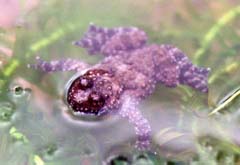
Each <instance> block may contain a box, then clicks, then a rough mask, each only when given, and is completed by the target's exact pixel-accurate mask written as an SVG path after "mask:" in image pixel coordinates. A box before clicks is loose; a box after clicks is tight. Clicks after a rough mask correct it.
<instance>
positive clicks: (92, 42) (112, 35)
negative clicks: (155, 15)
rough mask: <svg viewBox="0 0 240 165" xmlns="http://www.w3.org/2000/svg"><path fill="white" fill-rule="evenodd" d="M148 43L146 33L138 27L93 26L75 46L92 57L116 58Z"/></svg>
mask: <svg viewBox="0 0 240 165" xmlns="http://www.w3.org/2000/svg"><path fill="white" fill-rule="evenodd" d="M146 41H147V35H146V33H145V32H144V31H142V30H140V29H138V28H136V27H117V28H103V27H98V26H95V25H93V24H91V25H90V26H89V29H88V31H87V32H86V33H85V35H84V36H83V38H81V39H80V40H79V41H76V42H74V44H75V45H77V46H80V47H82V48H85V49H86V50H87V51H88V53H89V54H91V55H95V54H102V55H104V56H114V55H120V54H121V53H124V52H126V51H131V50H134V49H137V48H141V47H142V46H144V45H145V43H146Z"/></svg>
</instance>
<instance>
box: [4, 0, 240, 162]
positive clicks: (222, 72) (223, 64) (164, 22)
mask: <svg viewBox="0 0 240 165" xmlns="http://www.w3.org/2000/svg"><path fill="white" fill-rule="evenodd" d="M0 9H2V10H1V11H2V13H1V14H0V21H1V19H2V18H9V19H11V20H10V21H8V22H7V23H6V22H2V24H0V25H1V26H0V94H1V100H0V108H1V110H0V111H1V121H2V122H3V124H2V125H1V128H2V130H1V131H0V133H1V134H0V153H1V154H3V153H4V154H5V156H0V160H1V161H2V162H3V164H37V165H42V164H64V161H63V160H61V159H59V160H57V159H53V160H51V159H47V158H46V157H44V156H42V155H41V154H40V153H39V152H40V151H38V150H36V148H37V147H36V146H34V147H32V146H31V145H32V143H31V139H29V137H27V136H25V134H24V133H23V132H22V131H19V130H18V129H17V127H18V125H17V123H18V122H16V121H15V119H16V120H19V123H22V124H23V125H24V126H23V127H20V128H21V129H22V130H28V131H27V132H29V130H31V129H29V128H28V126H29V125H28V124H26V123H25V124H24V121H25V120H26V119H28V117H29V116H28V114H30V117H32V116H31V115H33V116H34V117H36V116H38V117H39V114H38V112H37V111H36V110H34V108H35V107H36V106H37V105H41V101H39V100H38V99H35V98H34V102H33V104H34V105H29V103H28V102H29V97H30V96H29V93H28V92H29V91H28V90H31V91H35V93H37V94H36V95H37V96H35V97H38V96H39V98H41V97H43V96H44V98H45V97H48V98H51V99H55V100H58V99H59V98H60V96H59V94H61V93H62V92H63V86H64V83H65V82H66V80H67V78H69V76H70V75H71V74H69V73H66V74H62V73H57V74H54V75H46V74H44V73H40V72H38V71H35V70H31V69H28V68H27V67H26V66H27V64H29V63H30V64H31V63H34V62H35V56H36V55H39V56H41V58H43V59H44V60H52V59H61V58H66V57H71V58H76V59H81V60H83V61H87V62H89V63H92V64H94V63H96V62H97V61H99V60H100V59H101V57H100V56H94V57H93V56H87V54H86V52H85V51H84V50H83V49H80V48H78V47H75V46H73V45H72V44H71V43H72V41H74V40H78V39H79V38H81V36H82V35H83V33H84V32H85V31H86V29H87V27H88V25H89V23H90V22H93V23H95V24H96V25H99V26H104V27H117V26H136V27H139V28H141V29H143V30H145V32H146V33H147V34H148V36H149V42H151V43H153V42H154V43H158V44H173V45H175V46H177V47H178V48H180V49H181V50H183V51H184V52H185V53H186V54H187V55H188V57H189V58H190V59H191V60H192V61H193V63H194V64H197V65H199V66H204V67H210V68H211V74H210V76H209V97H208V98H207V103H206V102H204V103H196V104H199V105H200V104H205V107H208V108H209V109H212V108H214V107H216V106H217V102H218V101H219V100H221V98H223V97H224V96H225V95H227V94H228V93H229V92H230V91H232V90H233V89H236V88H238V87H239V85H240V84H239V82H240V78H239V75H240V54H239V51H240V42H239V41H240V2H239V1H238V0H218V1H207V0H138V1H134V0H121V1H120V0H111V1H110V0H68V1H64V0H61V1H60V0H45V1H44V0H43V1H38V0H32V1H30V0H25V1H24V0H22V1H19V2H18V3H15V2H14V0H10V1H9V2H5V3H4V2H0ZM4 12H5V13H4ZM4 14H5V15H4ZM0 23H1V22H0ZM4 23H5V24H4ZM16 86H17V87H19V86H20V87H21V88H18V89H17V88H16ZM166 92H168V93H169V92H170V95H171V94H176V95H177V96H179V97H178V98H181V99H180V103H181V106H183V108H182V110H183V111H189V110H186V107H184V105H185V104H186V105H189V104H191V103H190V102H192V101H189V99H192V98H193V97H194V96H195V95H194V94H193V93H194V92H193V91H192V90H191V89H187V88H185V87H180V88H179V89H178V90H175V91H169V90H168V89H165V88H163V89H162V87H159V90H158V91H157V93H155V95H154V97H153V98H154V99H155V100H157V99H159V98H163V99H162V101H164V97H165V98H168V97H167V96H165V95H166ZM30 100H31V99H30ZM194 100H198V98H195V99H194ZM199 100H200V99H199ZM199 100H198V101H199ZM199 105H191V106H195V107H196V109H197V107H198V106H199ZM21 108H22V111H20V110H17V109H21ZM209 109H208V110H209ZM15 111H17V112H18V114H17V115H16V116H17V117H16V116H15V117H14V122H12V120H13V119H12V115H13V114H15ZM237 111H239V101H236V100H234V102H233V103H231V106H229V107H228V108H226V109H225V113H223V114H220V115H219V116H220V117H219V118H220V119H216V120H217V121H219V122H220V123H221V122H223V123H224V122H230V121H232V120H234V125H233V127H234V128H235V127H236V128H238V127H239V116H237V115H238V113H237ZM45 113H46V114H47V113H49V112H45V111H43V114H44V115H45ZM53 113H54V112H53ZM36 114H37V115H36ZM44 115H43V116H44ZM36 121H38V120H36ZM32 122H33V121H32V120H31V122H30V123H29V124H30V125H31V124H32ZM46 123H48V122H46ZM46 123H45V121H44V122H39V123H37V124H36V123H35V124H36V125H34V126H33V128H32V129H35V128H36V127H37V128H39V129H40V130H36V132H42V133H43V134H45V132H48V131H49V130H48V129H50V128H48V129H47V128H46V129H45V124H46ZM193 123H194V122H193ZM35 126H36V127H35ZM1 128H0V129H1ZM24 128H25V129H24ZM220 130H221V129H220ZM18 131H19V132H18ZM224 131H226V130H224ZM30 132H31V131H30ZM238 132H239V130H237V132H235V133H236V134H237V135H240V134H239V133H238ZM231 134H232V133H231ZM233 134H234V133H233ZM237 135H236V136H237ZM13 139H15V141H19V140H20V141H21V142H22V143H24V144H25V143H26V144H29V145H23V146H24V147H23V146H21V145H20V144H18V145H16V144H15V145H14V147H13V146H11V143H12V140H13ZM206 141H207V142H206ZM209 141H210V142H209ZM212 141H214V140H212V139H210V140H209V139H208V138H207V140H206V139H205V138H203V140H201V142H200V143H199V147H198V148H199V150H198V151H199V152H198V154H197V156H194V157H192V159H191V160H189V159H188V160H187V161H185V162H181V163H182V164H240V158H239V154H240V149H239V145H240V144H239V143H238V142H236V143H234V142H232V141H231V140H230V142H228V141H227V142H226V141H225V140H223V141H224V142H221V140H220V142H219V143H216V142H215V141H214V143H213V144H212ZM37 143H38V142H34V143H33V144H34V145H37ZM215 143H216V144H215ZM220 144H221V145H220ZM43 146H44V145H43ZM50 146H51V145H50ZM209 146H211V147H212V149H209ZM219 146H223V147H219ZM226 146H227V147H226ZM53 148H54V147H53ZM49 150H50V151H51V147H50V149H49ZM53 150H54V149H53ZM20 151H21V152H20ZM22 151H24V152H22ZM50 151H49V152H50ZM44 152H45V151H44ZM46 152H47V151H46ZM4 154H3V155H4ZM12 155H15V156H16V157H14V158H12ZM157 156H160V158H151V159H152V162H155V164H161V163H162V164H164V163H165V164H168V163H169V164H171V163H172V164H174V162H178V161H176V160H174V159H173V160H170V162H168V161H167V160H166V159H165V158H163V157H161V155H157ZM150 157H151V156H150ZM149 159H150V158H149ZM155 159H156V160H155ZM44 161H45V162H44ZM74 161H75V160H72V164H74ZM60 162H61V163H60ZM65 163H66V162H65ZM178 163H179V164H180V162H178ZM1 164H2V163H1ZM70 164H71V163H70ZM176 164H177V163H176Z"/></svg>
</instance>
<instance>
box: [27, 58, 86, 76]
mask: <svg viewBox="0 0 240 165" xmlns="http://www.w3.org/2000/svg"><path fill="white" fill-rule="evenodd" d="M36 61H37V62H36V64H29V65H28V67H29V68H33V69H37V70H41V71H43V72H57V71H72V70H73V71H81V70H84V69H87V68H88V67H89V65H88V64H86V63H84V62H82V61H79V60H74V59H62V60H54V61H50V62H47V61H43V60H42V59H40V57H39V56H37V57H36Z"/></svg>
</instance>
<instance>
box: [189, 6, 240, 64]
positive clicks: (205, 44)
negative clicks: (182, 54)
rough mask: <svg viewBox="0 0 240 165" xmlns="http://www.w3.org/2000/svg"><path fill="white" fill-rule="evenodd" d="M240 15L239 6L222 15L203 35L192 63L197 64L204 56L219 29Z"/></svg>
mask: <svg viewBox="0 0 240 165" xmlns="http://www.w3.org/2000/svg"><path fill="white" fill-rule="evenodd" d="M239 15H240V6H237V7H235V8H233V9H231V10H230V11H228V12H226V13H225V14H223V16H222V17H221V18H220V19H219V20H218V21H217V22H216V24H214V25H213V26H212V27H211V29H210V30H209V31H208V32H207V33H206V34H205V36H204V38H203V39H202V41H201V47H200V48H199V49H198V50H197V51H196V53H195V54H194V61H195V62H196V63H199V62H200V60H201V59H203V58H204V56H206V51H207V49H208V48H209V47H210V44H211V42H212V41H213V40H214V39H215V38H216V36H217V35H218V34H219V33H220V32H221V29H222V28H223V27H224V26H226V25H228V24H229V23H230V22H231V21H232V20H233V19H235V18H236V17H237V16H239Z"/></svg>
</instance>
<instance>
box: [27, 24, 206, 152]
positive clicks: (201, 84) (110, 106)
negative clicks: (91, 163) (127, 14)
mask: <svg viewBox="0 0 240 165" xmlns="http://www.w3.org/2000/svg"><path fill="white" fill-rule="evenodd" d="M74 44H75V45H77V46H80V47H83V48H85V49H86V50H87V51H88V53H89V54H90V55H98V54H100V55H103V56H105V58H104V59H103V60H102V61H100V62H99V63H97V64H95V65H94V66H89V65H88V64H86V63H84V62H82V61H78V60H71V59H67V60H60V61H52V62H45V61H42V60H40V59H38V62H37V64H35V65H31V67H33V68H35V69H41V70H43V71H45V72H52V71H70V70H75V71H77V72H79V71H82V70H86V71H85V72H84V73H81V74H80V76H77V78H75V79H74V80H73V81H70V82H71V84H70V86H69V88H68V89H67V91H66V100H67V104H68V105H69V107H70V108H71V110H72V111H73V112H74V114H80V115H86V114H88V115H89V114H90V115H95V116H101V115H105V114H109V113H115V114H118V115H120V116H121V117H123V118H126V119H128V120H129V122H130V123H132V124H133V126H134V129H135V132H136V135H137V137H138V139H137V142H136V146H137V148H138V149H148V148H149V147H150V139H151V127H150V125H149V122H148V121H147V120H146V119H145V118H144V117H143V115H142V114H141V111H140V110H139V109H138V108H137V105H138V104H139V102H140V101H141V100H143V99H145V98H146V97H147V96H149V95H150V94H151V93H152V92H153V91H154V89H155V86H156V84H157V83H160V84H163V85H165V86H167V87H176V86H177V85H178V84H185V85H188V86H190V87H192V88H194V89H196V90H198V91H201V92H204V93H207V92H208V84H207V77H208V72H209V70H210V69H209V68H201V67H197V66H194V65H193V64H192V63H191V61H190V60H189V59H188V58H187V56H186V55H185V54H184V53H183V52H182V51H181V50H179V49H178V48H176V47H174V46H171V45H156V44H148V43H147V36H146V34H145V32H144V31H142V30H140V29H138V28H136V27H126V28H124V27H119V28H111V29H110V28H102V27H97V26H95V25H90V27H89V29H88V31H87V32H86V33H85V35H84V36H83V38H82V39H81V40H79V41H76V42H74ZM77 74H78V75H79V73H77ZM75 77H76V76H75Z"/></svg>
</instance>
